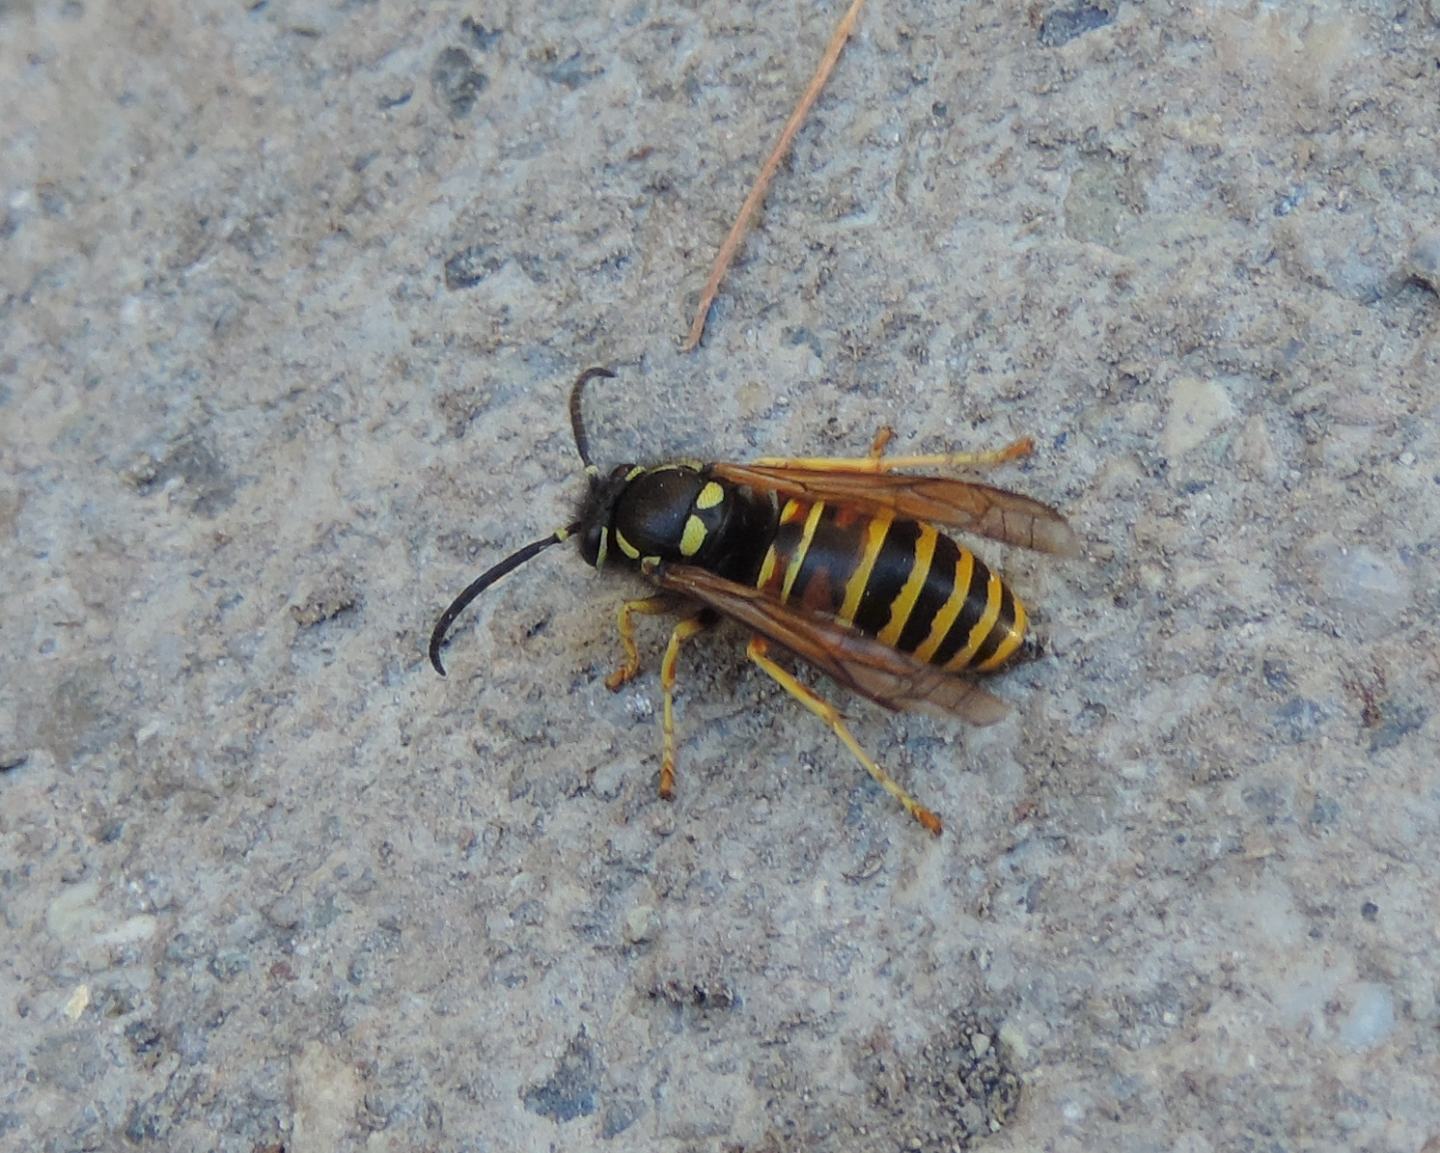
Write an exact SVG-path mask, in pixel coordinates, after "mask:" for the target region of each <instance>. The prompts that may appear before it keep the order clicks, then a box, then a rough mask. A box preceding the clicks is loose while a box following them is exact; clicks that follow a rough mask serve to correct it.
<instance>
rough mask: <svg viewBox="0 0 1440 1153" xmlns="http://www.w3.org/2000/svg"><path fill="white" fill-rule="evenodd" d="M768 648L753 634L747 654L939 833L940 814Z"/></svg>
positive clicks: (923, 820) (888, 789) (914, 812)
mask: <svg viewBox="0 0 1440 1153" xmlns="http://www.w3.org/2000/svg"><path fill="white" fill-rule="evenodd" d="M768 651H769V646H768V645H767V644H766V643H765V641H764V639H763V638H761V637H758V636H752V637H751V638H750V647H749V648H748V649H746V654H747V655H748V656H749V657H750V659H751V660H752V661H754V662H755V663H756V664H757V665H759V666H760V667H761V668H762V669H764V670H765V671H766V672H767V673H769V674H770V676H771V677H772V678H773V679H774V680H775V681H776V682H778V683H779V685H780V687H781V688H783V689H784V690H785V691H786V692H787V693H789V694H790V695H791V696H792V697H794V698H795V699H796V700H797V701H799V702H800V703H801V704H802V705H804V706H805V707H806V708H807V709H809V710H810V711H811V712H812V713H814V714H815V715H816V716H817V717H819V718H820V719H821V720H822V721H824V722H825V723H826V724H827V725H829V726H830V729H831V731H832V732H834V734H835V735H836V736H837V737H839V738H840V739H841V740H842V741H844V742H845V747H846V748H848V749H849V750H850V751H851V752H852V753H854V754H855V756H856V758H857V759H858V760H859V762H860V763H861V764H862V765H864V766H865V771H866V772H868V773H869V774H870V775H871V776H872V777H874V778H875V780H876V782H877V783H878V784H879V785H880V787H881V788H882V789H884V790H885V791H886V792H887V793H889V794H890V795H891V796H892V797H894V798H895V799H896V800H897V801H899V802H900V804H902V805H903V806H904V807H905V811H906V812H907V813H909V814H910V815H911V816H912V817H914V818H915V819H916V820H917V821H919V822H920V823H921V824H922V825H924V826H925V828H926V829H928V830H929V831H930V832H932V833H934V834H935V835H936V836H937V837H938V836H939V835H940V831H941V828H942V826H941V824H940V818H939V817H938V816H937V815H936V814H935V813H932V812H931V811H930V810H929V809H927V808H926V807H925V806H924V805H922V804H921V803H920V802H919V801H917V800H916V799H915V798H914V797H912V796H911V795H910V794H909V793H907V792H906V791H905V790H904V789H903V788H901V787H900V784H899V782H897V781H896V780H895V778H894V777H892V776H891V775H890V774H889V773H887V772H886V771H885V770H884V769H882V768H881V767H880V766H879V765H878V764H876V763H875V761H874V760H873V759H871V757H870V755H869V754H868V753H866V752H865V750H864V749H862V748H861V747H860V742H859V741H857V740H856V739H855V737H854V734H852V733H851V732H850V730H849V729H848V728H846V727H845V722H844V720H843V719H841V716H840V713H839V711H838V710H837V709H836V708H835V706H834V705H832V704H830V703H829V702H828V701H824V700H822V699H821V698H820V697H818V696H816V695H815V694H814V693H813V692H811V691H810V690H809V689H807V688H806V687H805V686H804V685H802V684H801V683H800V682H799V681H797V680H796V679H795V678H794V677H793V676H791V675H790V674H789V673H787V672H786V671H785V670H784V669H782V668H781V667H780V666H779V665H777V664H776V663H775V662H774V661H772V660H771V659H770V658H769V657H768V656H766V655H765V654H766V653H767V652H768Z"/></svg>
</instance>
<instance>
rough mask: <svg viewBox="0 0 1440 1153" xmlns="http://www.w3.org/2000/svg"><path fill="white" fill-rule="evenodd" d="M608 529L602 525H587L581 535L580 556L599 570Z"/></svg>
mask: <svg viewBox="0 0 1440 1153" xmlns="http://www.w3.org/2000/svg"><path fill="white" fill-rule="evenodd" d="M605 535H606V528H605V526H604V525H602V524H592V525H587V526H586V528H585V531H584V532H583V533H582V534H581V535H580V556H581V557H582V558H583V559H584V561H585V563H586V564H588V565H590V566H591V567H592V568H599V567H600V562H601V555H600V554H601V552H602V551H603V549H604V546H605Z"/></svg>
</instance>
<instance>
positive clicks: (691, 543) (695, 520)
mask: <svg viewBox="0 0 1440 1153" xmlns="http://www.w3.org/2000/svg"><path fill="white" fill-rule="evenodd" d="M704 543H705V522H704V521H702V520H701V519H700V518H699V517H698V516H696V515H695V514H694V513H693V512H692V513H691V514H690V516H689V517H688V518H687V519H686V521H685V531H684V533H682V534H681V536H680V555H681V556H694V555H695V554H696V553H697V552H699V551H700V546H701V545H702V544H704Z"/></svg>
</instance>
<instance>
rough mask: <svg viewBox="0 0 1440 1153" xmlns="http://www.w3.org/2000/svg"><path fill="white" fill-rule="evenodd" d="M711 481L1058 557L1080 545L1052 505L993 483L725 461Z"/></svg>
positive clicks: (1076, 551)
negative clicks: (953, 531) (898, 519)
mask: <svg viewBox="0 0 1440 1153" xmlns="http://www.w3.org/2000/svg"><path fill="white" fill-rule="evenodd" d="M710 472H711V474H712V475H714V476H716V477H719V478H720V479H722V480H728V481H732V482H734V483H735V484H743V485H748V486H749V487H750V488H753V489H759V490H760V491H762V492H774V493H779V494H780V495H781V496H793V497H797V498H799V499H802V500H811V501H816V500H824V501H833V502H838V503H841V504H848V505H850V506H851V507H853V508H858V509H862V510H864V511H865V512H871V513H875V512H889V513H893V514H896V515H898V516H903V517H909V518H911V519H913V520H923V521H929V522H930V523H932V524H938V525H948V526H949V527H951V528H957V529H960V530H961V531H963V532H973V533H978V534H979V535H980V536H987V537H990V538H991V539H992V540H998V541H1004V542H1005V543H1006V544H1013V545H1019V546H1021V547H1022V548H1031V549H1037V550H1039V551H1040V552H1048V553H1055V554H1056V555H1058V556H1078V555H1079V553H1080V540H1079V538H1078V537H1077V536H1076V535H1075V530H1074V529H1072V528H1071V527H1070V525H1069V523H1068V522H1067V521H1066V520H1065V518H1064V517H1063V516H1061V515H1060V513H1059V512H1057V511H1056V510H1055V509H1053V508H1051V507H1050V506H1049V505H1048V504H1042V503H1041V502H1040V501H1038V500H1032V499H1031V498H1030V497H1028V496H1021V495H1020V494H1019V493H1016V492H1009V491H1007V490H1006V489H1003V488H994V487H992V486H991V485H988V484H976V483H975V482H973V481H967V480H956V479H954V478H953V477H942V476H906V475H904V474H902V473H892V472H873V471H871V472H860V471H847V470H843V469H808V468H792V467H785V466H774V465H763V464H729V463H724V462H722V463H719V464H712V465H711V466H710Z"/></svg>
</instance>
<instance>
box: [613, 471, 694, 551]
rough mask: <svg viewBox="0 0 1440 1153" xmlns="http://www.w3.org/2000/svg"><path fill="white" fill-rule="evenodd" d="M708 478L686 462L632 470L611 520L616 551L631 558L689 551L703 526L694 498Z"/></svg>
mask: <svg viewBox="0 0 1440 1153" xmlns="http://www.w3.org/2000/svg"><path fill="white" fill-rule="evenodd" d="M710 483H711V482H709V481H707V480H706V478H705V477H704V476H703V475H701V473H699V472H698V471H697V470H696V469H693V468H690V467H689V466H687V465H663V466H661V467H659V468H652V469H644V470H637V471H634V472H632V473H631V475H630V480H629V483H627V484H626V486H625V489H624V491H623V492H621V493H620V496H619V498H618V499H617V500H616V501H615V508H614V514H613V516H612V518H611V521H610V524H611V528H612V531H613V534H614V539H615V544H616V546H617V547H618V549H619V551H620V552H621V553H623V554H624V555H625V557H626V558H628V559H629V560H632V561H634V560H641V559H643V558H645V557H659V558H660V559H661V560H681V559H685V558H688V557H691V556H694V555H695V553H696V552H698V551H699V548H700V545H701V544H702V543H703V542H704V539H705V535H706V530H707V526H706V524H705V523H704V520H703V519H702V518H701V517H699V516H697V515H696V513H695V509H696V502H697V501H698V500H699V499H700V497H701V495H702V493H703V492H704V491H705V489H706V487H707V485H710ZM714 487H716V488H718V487H719V486H714Z"/></svg>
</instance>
